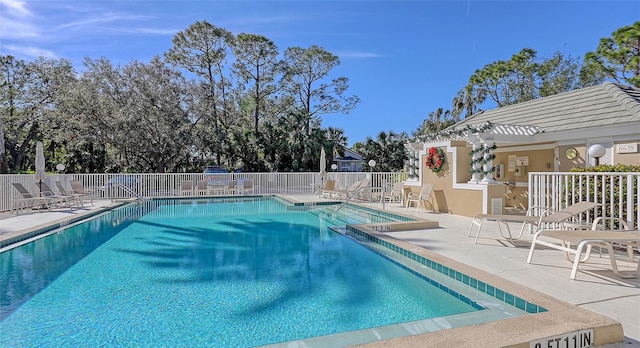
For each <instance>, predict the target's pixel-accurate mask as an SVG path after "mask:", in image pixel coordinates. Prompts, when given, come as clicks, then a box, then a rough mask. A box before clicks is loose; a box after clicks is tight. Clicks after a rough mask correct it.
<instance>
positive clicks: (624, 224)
mask: <svg viewBox="0 0 640 348" xmlns="http://www.w3.org/2000/svg"><path fill="white" fill-rule="evenodd" d="M605 221H610V226H611V225H613V222H614V221H617V222H618V223H620V224H621V225H622V228H623V229H624V230H629V224H628V223H627V222H626V221H625V220H623V219H621V218H618V217H607V216H598V217H597V218H595V219H594V220H593V224H591V229H592V230H597V229H598V224H599V223H601V222H602V223H603V227H605V225H604V222H605ZM602 230H604V228H603V229H602Z"/></svg>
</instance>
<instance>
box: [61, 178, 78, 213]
mask: <svg viewBox="0 0 640 348" xmlns="http://www.w3.org/2000/svg"><path fill="white" fill-rule="evenodd" d="M56 187H57V188H58V191H59V192H60V195H61V196H71V197H72V199H73V200H74V201H75V202H76V205H78V206H80V207H82V206H83V205H84V202H83V200H82V195H81V194H78V193H68V192H67V190H65V188H64V185H62V182H61V181H58V180H56Z"/></svg>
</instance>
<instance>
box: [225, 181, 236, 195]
mask: <svg viewBox="0 0 640 348" xmlns="http://www.w3.org/2000/svg"><path fill="white" fill-rule="evenodd" d="M237 192H238V180H229V182H228V183H227V187H226V188H225V190H224V193H225V194H227V195H228V194H236V193H237Z"/></svg>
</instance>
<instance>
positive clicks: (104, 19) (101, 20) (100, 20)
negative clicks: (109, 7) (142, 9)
mask: <svg viewBox="0 0 640 348" xmlns="http://www.w3.org/2000/svg"><path fill="white" fill-rule="evenodd" d="M145 18H147V17H145V16H123V15H115V14H107V15H104V16H101V17H94V18H88V19H85V20H81V21H75V22H69V23H65V24H61V25H58V26H57V28H58V29H69V28H77V27H87V26H91V25H94V24H101V23H110V22H117V21H122V20H132V21H137V20H141V19H145Z"/></svg>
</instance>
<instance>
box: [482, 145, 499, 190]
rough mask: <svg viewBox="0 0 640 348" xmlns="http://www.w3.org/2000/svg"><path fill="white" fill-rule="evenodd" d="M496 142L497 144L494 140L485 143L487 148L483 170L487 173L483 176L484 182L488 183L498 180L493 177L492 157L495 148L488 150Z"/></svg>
mask: <svg viewBox="0 0 640 348" xmlns="http://www.w3.org/2000/svg"><path fill="white" fill-rule="evenodd" d="M494 144H495V142H494V141H487V142H485V143H484V144H483V146H484V149H485V151H484V158H485V162H484V167H483V168H482V170H484V172H485V174H484V178H482V182H483V183H487V184H490V183H495V182H496V180H495V179H494V178H493V159H491V157H493V150H491V151H487V149H488V148H490V147H493V145H494Z"/></svg>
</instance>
